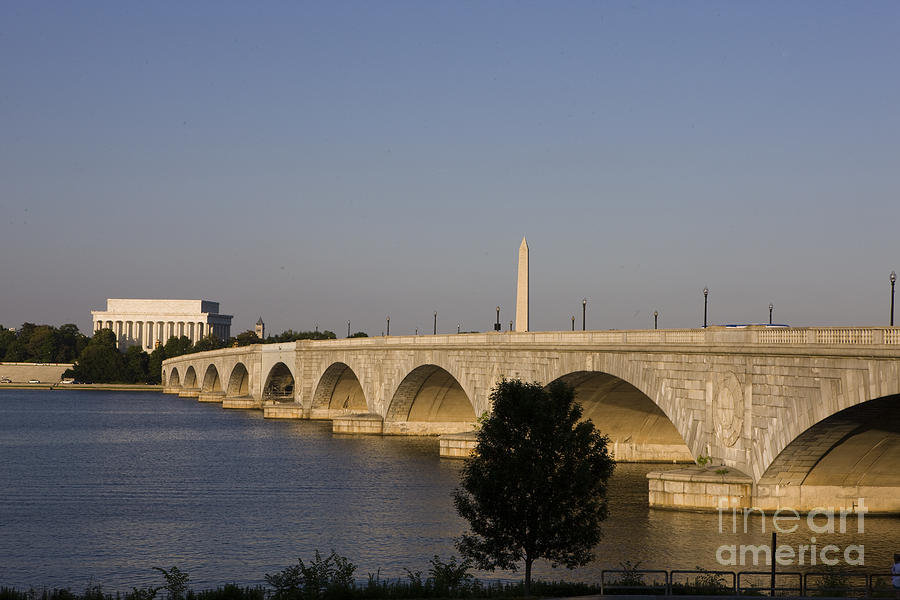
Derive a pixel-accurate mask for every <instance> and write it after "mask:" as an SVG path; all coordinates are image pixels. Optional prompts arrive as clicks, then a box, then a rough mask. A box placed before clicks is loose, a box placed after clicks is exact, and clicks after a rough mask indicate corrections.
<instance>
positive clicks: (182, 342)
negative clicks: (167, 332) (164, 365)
mask: <svg viewBox="0 0 900 600" xmlns="http://www.w3.org/2000/svg"><path fill="white" fill-rule="evenodd" d="M190 350H191V339H190V338H189V337H188V336H186V335H182V336H179V337H175V336H172V337H170V338H169V340H168V341H167V342H166V346H165V352H166V358H175V357H176V356H181V355H183V354H187V353H188V352H190Z"/></svg>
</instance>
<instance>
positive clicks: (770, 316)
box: [769, 302, 775, 325]
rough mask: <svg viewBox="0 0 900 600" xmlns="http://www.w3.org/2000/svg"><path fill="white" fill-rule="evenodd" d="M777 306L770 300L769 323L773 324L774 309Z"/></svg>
mask: <svg viewBox="0 0 900 600" xmlns="http://www.w3.org/2000/svg"><path fill="white" fill-rule="evenodd" d="M774 308H775V305H774V304H772V303H771V302H769V325H771V324H772V309H774Z"/></svg>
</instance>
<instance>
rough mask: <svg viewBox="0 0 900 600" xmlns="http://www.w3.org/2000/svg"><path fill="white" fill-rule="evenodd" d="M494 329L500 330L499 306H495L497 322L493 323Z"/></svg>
mask: <svg viewBox="0 0 900 600" xmlns="http://www.w3.org/2000/svg"><path fill="white" fill-rule="evenodd" d="M494 331H500V307H499V306H498V307H497V322H496V323H494Z"/></svg>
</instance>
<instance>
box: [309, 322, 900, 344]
mask: <svg viewBox="0 0 900 600" xmlns="http://www.w3.org/2000/svg"><path fill="white" fill-rule="evenodd" d="M297 343H298V344H300V345H301V346H303V347H315V346H316V345H319V344H325V345H340V346H343V347H366V346H381V347H383V346H384V345H385V344H388V345H393V344H396V345H398V346H404V347H407V346H413V347H415V346H454V345H461V344H464V345H467V346H478V345H490V344H529V345H541V344H548V345H576V346H580V345H629V344H634V345H648V344H666V345H704V344H706V345H717V344H737V345H761V346H771V345H820V346H848V345H851V346H880V345H897V346H900V327H896V328H894V327H765V326H762V325H753V326H746V327H742V326H738V327H724V326H711V327H709V328H706V329H649V330H648V329H638V330H624V329H623V330H616V329H612V330H604V331H528V332H516V331H504V332H498V333H494V332H490V333H463V334H438V335H399V336H390V337H370V338H343V339H337V340H322V341H318V340H317V341H312V340H305V341H300V342H297Z"/></svg>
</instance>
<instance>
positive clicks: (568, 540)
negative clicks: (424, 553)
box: [453, 380, 615, 596]
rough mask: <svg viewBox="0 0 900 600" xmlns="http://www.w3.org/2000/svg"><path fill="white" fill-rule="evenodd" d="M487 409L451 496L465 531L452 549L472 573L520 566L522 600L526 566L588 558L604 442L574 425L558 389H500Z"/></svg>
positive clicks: (575, 409) (587, 425)
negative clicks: (466, 560)
mask: <svg viewBox="0 0 900 600" xmlns="http://www.w3.org/2000/svg"><path fill="white" fill-rule="evenodd" d="M491 403H492V405H493V412H492V413H491V415H490V416H488V417H486V418H485V419H484V421H483V422H482V426H481V429H480V430H479V432H478V444H477V446H476V448H475V452H474V453H473V455H472V457H471V458H469V459H468V460H467V461H466V464H465V466H464V467H463V471H462V475H461V479H460V486H461V488H462V489H457V490H456V491H455V492H454V498H453V499H454V504H455V505H456V510H457V511H458V512H459V514H460V515H461V516H462V517H463V518H465V519H466V520H467V521H468V522H469V528H470V530H469V531H467V532H466V533H465V534H464V535H462V536H461V537H460V538H459V539H458V540H457V542H456V546H457V548H458V549H459V551H460V552H461V553H462V554H463V556H466V557H469V558H471V559H473V560H474V561H475V565H476V566H477V567H478V568H480V569H487V570H491V571H492V570H494V569H495V568H498V567H499V568H501V569H511V570H515V569H516V566H517V563H519V562H524V563H525V595H526V596H527V595H529V594H530V593H531V565H532V563H533V562H534V561H535V560H536V559H539V558H544V559H547V560H549V561H550V562H551V563H552V564H553V565H554V566H556V565H559V564H562V565H565V566H566V567H568V568H570V569H571V568H574V567H576V566H580V565H584V564H586V563H587V562H589V561H590V560H591V558H593V555H592V549H593V548H594V546H596V545H597V543H598V542H599V541H600V523H601V522H602V521H603V520H604V519H605V518H606V515H607V505H606V481H607V479H608V478H609V476H610V475H612V472H613V469H614V468H615V461H614V460H613V459H612V457H611V456H610V455H609V452H608V450H607V447H606V445H607V442H608V441H609V440H608V438H607V437H606V436H604V435H601V434H600V432H599V431H597V430H596V429H595V428H594V424H593V423H592V422H591V421H589V420H588V421H580V419H581V415H582V410H581V405H579V404H578V403H576V402H575V392H574V391H573V389H572V388H571V387H569V386H567V385H565V384H563V383H561V382H554V383H552V384H550V385H549V386H548V387H547V388H544V387H542V386H541V385H540V384H537V383H525V382H522V381H519V380H511V381H506V380H504V381H501V382H500V383H499V384H497V387H495V388H494V390H493V391H492V392H491Z"/></svg>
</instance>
